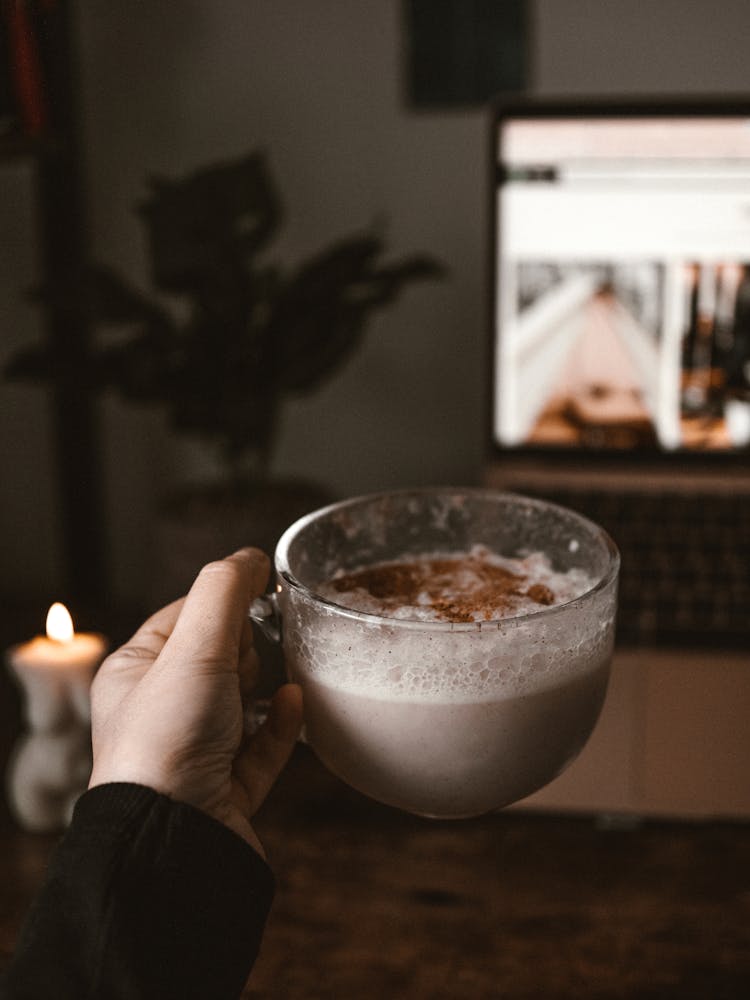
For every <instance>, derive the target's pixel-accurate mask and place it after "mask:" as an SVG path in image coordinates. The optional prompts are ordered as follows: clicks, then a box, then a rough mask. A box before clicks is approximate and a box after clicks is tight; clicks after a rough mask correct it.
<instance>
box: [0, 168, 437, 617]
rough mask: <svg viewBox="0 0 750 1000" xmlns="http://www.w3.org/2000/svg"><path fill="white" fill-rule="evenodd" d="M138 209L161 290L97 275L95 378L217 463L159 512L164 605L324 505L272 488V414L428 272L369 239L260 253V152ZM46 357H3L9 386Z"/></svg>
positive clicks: (265, 186) (327, 372) (38, 372)
mask: <svg viewBox="0 0 750 1000" xmlns="http://www.w3.org/2000/svg"><path fill="white" fill-rule="evenodd" d="M149 188H150V190H149V196H148V198H147V199H146V200H145V202H144V203H143V204H142V205H141V206H140V207H139V214H140V217H141V218H142V220H143V222H144V224H145V228H146V234H147V239H148V248H149V258H150V272H151V278H152V283H153V286H154V290H155V292H156V293H157V294H156V295H147V294H145V293H143V292H141V291H140V290H137V289H136V288H134V287H133V286H132V285H131V284H130V283H129V282H127V281H126V280H125V279H124V278H123V277H121V276H120V275H118V274H117V273H116V272H115V271H114V270H112V269H110V268H106V267H101V266H99V267H95V268H94V269H93V270H92V277H91V286H90V292H91V308H92V317H93V320H94V324H95V329H97V330H100V329H103V328H110V329H111V328H112V327H113V326H114V327H117V328H118V332H119V335H118V336H117V337H116V338H114V339H113V338H112V337H111V336H109V337H106V336H97V338H96V341H97V342H96V344H95V348H94V350H93V352H92V357H91V361H90V366H91V368H90V373H89V377H90V381H91V384H92V385H93V386H94V387H96V388H97V389H101V390H106V389H115V390H117V391H118V392H119V393H121V394H122V396H123V397H124V398H125V399H127V400H130V401H132V402H133V403H138V404H158V405H160V406H161V407H163V409H164V410H165V411H166V414H167V416H168V418H169V421H170V423H171V425H172V427H173V428H174V430H175V431H176V432H177V433H178V434H180V435H187V436H189V437H191V438H199V439H204V440H206V441H208V442H210V443H211V445H212V446H213V447H214V448H215V449H216V453H217V454H218V455H219V456H220V458H221V463H220V470H221V471H220V474H219V475H217V478H216V481H215V482H213V483H211V484H205V483H202V484H201V485H200V487H196V485H195V484H193V483H186V484H184V488H183V489H181V490H179V491H178V492H176V493H175V494H174V495H173V496H171V497H169V498H168V499H167V501H166V503H165V506H164V510H163V511H162V512H161V515H160V517H159V535H158V537H157V545H158V547H159V548H163V550H164V551H163V552H162V553H161V556H160V558H159V559H158V560H157V561H158V563H159V564H160V565H161V566H162V567H163V570H164V572H165V573H166V574H167V576H168V579H165V580H163V581H162V582H161V584H160V585H157V587H156V588H155V589H156V590H157V591H161V592H160V593H158V595H156V596H158V597H159V598H160V599H163V598H166V597H171V596H174V594H175V593H179V592H180V591H181V590H182V588H183V587H184V586H185V585H186V583H187V582H189V580H190V579H192V576H193V575H194V573H195V570H196V568H197V567H198V566H199V565H200V564H201V563H202V562H204V561H206V559H210V558H214V557H215V556H217V555H220V554H222V553H223V552H225V551H226V550H227V549H228V548H231V547H232V546H233V545H237V544H242V543H247V542H251V541H252V542H255V543H256V544H260V545H264V546H266V547H267V548H272V547H273V545H274V544H275V540H276V537H277V536H278V534H279V533H280V531H281V530H282V529H283V528H284V527H285V526H286V524H288V523H290V521H291V520H294V519H295V518H296V517H298V516H300V515H301V514H302V513H304V512H305V511H306V510H308V509H310V508H311V507H313V506H317V505H319V504H320V503H322V502H325V501H327V500H328V499H330V497H329V496H328V494H327V493H326V491H325V490H323V489H321V488H320V487H319V486H317V485H311V484H306V483H288V482H285V483H282V482H279V481H278V480H276V479H275V478H274V476H273V470H272V457H273V451H274V442H275V433H276V429H277V426H278V419H279V414H280V411H281V407H282V406H283V404H284V401H285V399H286V398H288V397H289V396H290V395H293V394H301V393H309V392H312V391H314V390H315V389H317V388H318V387H319V386H320V385H322V384H323V383H324V382H325V381H326V380H327V379H328V378H330V377H331V376H332V375H333V374H334V373H335V372H336V371H337V369H338V368H340V366H341V365H342V364H343V363H344V362H345V361H346V359H347V358H348V357H349V356H350V355H351V354H352V352H353V351H354V350H355V349H356V347H357V345H358V344H359V343H360V341H361V339H362V336H363V334H364V331H365V327H366V323H367V320H368V319H369V317H370V316H371V315H372V314H373V312H374V311H375V310H377V309H381V308H384V307H385V306H387V305H389V304H391V303H393V302H394V301H395V300H396V298H397V297H398V295H399V294H400V292H401V291H402V289H403V288H405V287H406V286H407V285H409V284H410V283H412V282H414V281H417V280H423V279H426V278H434V277H437V276H438V275H439V274H440V273H441V270H442V269H441V267H440V265H439V264H438V263H437V262H436V261H435V260H433V259H432V258H430V257H428V256H426V255H417V256H411V257H408V258H406V259H402V260H399V261H396V262H384V261H383V260H382V255H383V252H384V245H383V240H382V237H381V236H380V235H379V234H378V233H377V232H376V231H371V232H364V233H359V234H355V235H352V236H349V237H347V238H345V239H342V240H341V241H339V242H337V243H335V244H334V245H333V246H330V247H328V248H326V249H324V250H322V251H321V252H319V253H318V254H316V255H315V256H314V257H312V258H311V259H309V260H307V261H305V262H304V263H302V264H301V265H300V266H299V267H297V268H296V269H295V270H293V271H285V270H282V268H281V267H280V266H279V265H278V264H276V263H273V262H272V261H270V260H269V259H268V257H267V251H268V248H269V246H270V244H271V243H272V241H273V239H274V237H275V236H276V235H277V233H278V232H279V229H280V226H281V223H282V206H281V201H280V198H279V195H278V192H277V190H276V186H275V184H274V182H273V179H272V176H271V173H270V170H269V167H268V164H267V161H266V158H265V156H264V155H263V154H262V153H260V152H254V153H252V154H251V155H248V156H246V157H243V158H241V159H239V160H236V161H232V162H226V163H219V164H216V165H212V166H209V167H207V168H203V169H199V170H197V171H195V172H193V173H190V174H188V175H187V176H185V177H182V178H178V179H176V180H175V179H164V178H153V179H151V181H150V184H149ZM49 369H50V365H49V360H48V356H47V355H46V353H45V352H44V350H43V349H40V348H31V349H28V350H25V351H23V352H22V353H21V354H19V355H18V356H16V358H15V359H13V361H12V362H11V364H10V366H9V369H8V374H9V375H11V376H15V377H24V376H25V377H48V376H49V375H50V374H51V372H50V370H49Z"/></svg>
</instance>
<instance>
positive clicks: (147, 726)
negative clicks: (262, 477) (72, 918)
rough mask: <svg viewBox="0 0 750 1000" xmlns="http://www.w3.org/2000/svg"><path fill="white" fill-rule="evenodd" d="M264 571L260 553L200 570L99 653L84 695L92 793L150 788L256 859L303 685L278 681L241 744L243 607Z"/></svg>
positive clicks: (245, 683) (295, 729) (248, 663)
mask: <svg viewBox="0 0 750 1000" xmlns="http://www.w3.org/2000/svg"><path fill="white" fill-rule="evenodd" d="M268 572H269V562H268V559H267V557H266V556H265V555H264V554H263V553H262V552H260V551H259V550H258V549H241V550H240V551H239V552H235V554H234V555H232V556H229V557H228V558H227V559H223V560H221V561H218V562H214V563H209V564H208V565H207V566H205V567H204V568H203V569H202V570H201V572H200V574H199V575H198V577H197V579H196V581H195V583H194V584H193V586H192V588H191V589H190V593H189V594H188V595H187V597H185V598H182V599H181V600H179V601H175V602H174V603H173V604H170V605H168V606H167V607H166V608H163V609H162V610H161V611H158V612H157V613H156V614H155V615H153V616H152V617H151V618H149V619H148V621H147V622H146V623H145V624H144V625H142V626H141V628H140V629H138V631H137V632H136V633H135V635H134V636H133V638H132V639H131V640H130V641H129V642H128V643H126V644H125V645H124V646H122V647H121V648H120V649H118V650H116V651H115V652H114V653H112V654H111V655H110V656H108V657H107V659H106V660H105V661H104V663H103V664H102V666H101V667H100V668H99V672H98V673H97V675H96V677H95V678H94V683H93V686H92V693H91V701H92V704H91V716H92V719H91V724H92V741H93V752H94V766H93V770H92V774H91V780H90V782H89V788H93V787H94V786H96V785H101V784H105V783H108V782H113V781H124V782H134V783H136V784H141V785H147V786H149V787H151V788H154V789H155V790H156V791H158V792H162V793H163V794H165V795H168V796H169V797H170V798H173V799H176V800H178V801H181V802H187V803H189V804H190V805H193V806H196V807H197V808H198V809H201V810H203V811H204V812H206V813H208V814H209V815H211V816H213V817H215V818H216V819H218V820H219V821H220V822H221V823H224V824H225V825H226V826H228V827H230V828H231V829H232V830H234V831H235V832H236V833H237V834H239V835H240V836H241V837H243V838H244V839H245V840H246V841H247V842H248V843H249V844H251V845H252V846H253V847H254V848H255V849H256V850H258V851H259V852H260V853H261V854H263V848H262V846H261V844H260V841H259V840H258V838H257V836H256V835H255V832H254V830H253V828H252V826H251V825H250V820H251V818H252V816H253V815H254V814H255V813H256V812H257V810H258V809H259V807H260V806H261V804H262V802H263V800H264V799H265V797H266V795H267V794H268V791H269V790H270V788H271V786H272V785H273V783H274V782H275V780H276V778H277V777H278V775H279V773H280V772H281V770H282V768H283V767H284V765H285V764H286V762H287V760H288V758H289V756H290V754H291V752H292V749H293V747H294V744H295V741H296V739H297V736H298V734H299V730H300V726H301V724H302V696H301V692H300V689H299V688H298V687H297V685H294V684H285V685H284V686H283V687H281V688H280V689H279V690H278V691H277V692H276V694H275V695H274V697H273V699H272V701H271V707H270V712H269V715H268V718H267V720H266V722H265V723H264V724H263V725H262V726H261V728H260V729H259V730H258V732H257V733H255V734H254V735H253V736H252V737H251V738H249V739H243V701H244V700H245V699H248V698H249V697H250V695H251V694H252V691H253V688H254V686H255V682H256V679H257V672H258V659H257V653H256V652H255V649H254V647H253V635H252V626H251V623H250V621H249V620H248V618H247V611H248V607H249V606H250V603H251V602H252V600H253V598H255V597H257V596H259V595H260V594H262V593H263V590H264V588H265V584H266V581H267V579H268Z"/></svg>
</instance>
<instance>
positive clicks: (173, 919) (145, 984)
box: [0, 784, 274, 1000]
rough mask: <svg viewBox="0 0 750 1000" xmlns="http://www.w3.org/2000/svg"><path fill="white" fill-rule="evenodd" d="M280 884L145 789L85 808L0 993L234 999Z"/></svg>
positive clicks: (118, 999)
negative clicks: (276, 887)
mask: <svg viewBox="0 0 750 1000" xmlns="http://www.w3.org/2000/svg"><path fill="white" fill-rule="evenodd" d="M273 886H274V883H273V875H272V874H271V870H270V868H269V867H268V865H267V864H266V863H265V861H263V859H262V858H261V857H260V855H259V854H257V853H256V852H255V851H254V850H253V849H252V848H251V847H250V846H249V845H248V844H246V843H245V841H244V840H242V839H241V838H240V837H239V836H237V835H236V834H235V833H233V832H232V831H231V830H229V829H228V828H226V827H224V826H222V824H221V823H219V822H217V821H216V820H214V819H212V818H211V817H210V816H207V815H205V814H204V813H202V812H199V811H198V810H197V809H194V808H193V807H192V806H188V805H185V804H183V803H180V802H173V801H171V800H170V799H168V798H166V797H165V796H163V795H159V794H158V793H156V792H154V791H152V790H151V789H149V788H144V787H142V786H140V785H129V784H112V785H102V786H99V787H97V788H94V789H92V790H91V791H89V792H86V794H85V795H83V796H82V798H81V799H80V800H79V801H78V804H77V805H76V808H75V812H74V815H73V820H72V823H71V825H70V828H69V829H68V831H67V832H66V834H65V836H64V837H63V839H62V841H61V842H60V844H59V846H58V847H57V849H56V851H55V853H54V855H53V857H52V860H51V862H50V867H49V872H48V876H47V880H46V882H45V884H44V886H43V888H42V890H41V891H40V893H39V895H38V897H37V899H36V900H35V902H34V905H33V907H32V909H31V911H30V913H29V915H28V917H27V919H26V923H25V925H24V928H23V930H22V933H21V938H20V941H19V945H18V949H17V951H16V955H15V957H14V959H13V962H12V964H11V966H10V968H9V970H8V973H7V977H6V980H5V982H4V983H3V984H2V986H0V996H2V997H3V998H6V1000H22V998H23V1000H26V998H34V1000H49V998H51V997H54V998H55V1000H87V998H96V1000H131V998H132V1000H135V998H138V1000H146V998H151V997H154V998H156V997H158V998H159V1000H170V998H175V1000H176V998H178V997H179V998H180V1000H186V998H191V997H195V998H201V1000H207V998H210V1000H224V998H227V1000H229V998H232V1000H236V998H237V997H239V996H240V994H241V992H242V989H243V987H244V985H245V981H246V979H247V976H248V974H249V972H250V969H251V967H252V964H253V962H254V961H255V958H256V955H257V953H258V948H259V945H260V939H261V936H262V933H263V927H264V924H265V920H266V917H267V915H268V910H269V908H270V905H271V899H272V897H273Z"/></svg>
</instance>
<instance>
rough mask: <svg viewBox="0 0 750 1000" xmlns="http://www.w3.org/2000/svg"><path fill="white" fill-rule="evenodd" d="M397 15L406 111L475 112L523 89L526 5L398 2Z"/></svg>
mask: <svg viewBox="0 0 750 1000" xmlns="http://www.w3.org/2000/svg"><path fill="white" fill-rule="evenodd" d="M402 13H403V26H404V58H405V72H404V78H405V81H404V82H405V99H406V103H407V104H408V105H409V106H410V107H412V108H414V109H416V110H425V111H429V110H440V109H460V108H472V107H480V106H483V105H484V104H486V103H487V102H488V101H489V100H490V99H491V98H492V97H494V96H495V95H496V94H499V93H504V94H521V93H523V91H524V90H525V89H526V86H527V83H528V79H529V34H530V15H529V5H528V2H527V0H402Z"/></svg>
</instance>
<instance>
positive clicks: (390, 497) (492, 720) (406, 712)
mask: <svg viewBox="0 0 750 1000" xmlns="http://www.w3.org/2000/svg"><path fill="white" fill-rule="evenodd" d="M475 545H481V546H486V547H487V548H488V549H489V550H490V551H491V552H494V553H496V554H498V555H502V556H510V557H515V556H524V555H527V554H529V553H531V552H537V551H541V552H544V553H545V554H546V555H547V557H548V558H549V560H550V561H551V564H552V567H553V569H555V570H556V571H560V572H567V571H568V570H570V569H572V568H579V569H582V570H584V571H585V572H586V573H587V574H588V575H589V576H590V580H591V585H590V586H589V587H588V589H587V590H586V592H585V593H582V594H581V595H580V596H579V597H577V598H576V599H575V600H571V601H569V602H567V603H565V604H562V605H559V606H556V607H554V606H550V607H547V606H540V609H539V610H538V611H534V612H533V613H530V614H523V615H520V616H518V617H512V618H502V619H499V620H493V621H479V622H458V623H454V622H448V621H417V620H410V619H403V618H389V617H385V616H380V615H373V614H366V613H363V612H359V611H353V610H349V609H347V608H345V607H342V606H339V605H338V604H336V603H333V602H332V601H331V600H328V599H326V598H324V597H322V596H321V595H320V594H319V593H318V588H319V587H320V586H321V584H322V583H324V582H325V581H327V580H329V579H330V578H331V577H333V576H334V574H335V573H336V572H337V571H342V570H343V571H345V572H351V571H354V570H357V569H359V568H361V567H363V566H367V565H370V564H373V563H378V562H383V561H399V560H404V559H409V558H413V557H414V556H418V555H423V554H425V553H434V552H442V553H445V552H465V551H467V550H470V549H471V548H472V547H473V546H475ZM275 565H276V572H277V579H278V585H277V593H276V595H274V597H273V598H272V599H270V600H268V599H265V601H263V600H262V601H261V602H260V603H259V604H258V605H256V607H255V608H254V609H252V611H251V617H253V618H254V619H255V620H256V621H258V622H260V623H262V624H263V625H264V627H265V628H266V630H267V631H269V632H272V633H274V634H275V636H276V638H280V641H281V642H282V645H283V651H284V659H285V663H286V670H287V673H288V675H289V677H290V679H291V680H294V681H296V682H298V683H299V684H301V686H302V688H303V692H304V699H305V730H306V740H307V742H308V743H309V744H310V745H311V746H312V747H313V749H314V750H315V752H316V754H317V755H318V757H319V758H320V759H321V761H322V762H323V763H324V764H325V765H326V766H327V767H328V768H329V769H330V770H331V771H332V772H333V773H334V774H336V775H338V776H339V777H340V778H342V779H343V780H344V781H345V782H347V783H348V784H349V785H351V786H352V787H354V788H356V789H357V790H359V791H360V792H363V793H365V794H366V795H369V796H371V797H372V798H375V799H377V800H379V801H381V802H384V803H386V804H388V805H392V806H396V807H398V808H401V809H404V810H407V811H409V812H413V813H417V814H420V815H424V816H430V817H436V818H437V817H441V818H456V817H468V816H476V815H480V814H483V813H486V812H491V811H494V810H496V809H499V808H501V807H503V806H505V805H508V804H509V803H511V802H514V801H517V800H518V799H521V798H524V797H525V796H527V795H529V794H531V792H533V791H535V790H536V789H538V788H540V787H542V786H543V785H545V784H546V783H547V782H549V781H550V780H551V779H552V778H554V777H555V776H556V775H558V774H559V773H560V772H561V771H562V770H563V769H564V768H565V767H566V766H567V765H568V764H569V763H570V762H571V761H572V760H573V758H574V757H575V756H576V755H577V754H578V753H579V751H580V750H581V748H582V747H583V745H584V744H585V742H586V740H587V739H588V737H589V735H590V733H591V731H592V729H593V727H594V725H595V723H596V720H597V718H598V715H599V712H600V710H601V706H602V704H603V702H604V697H605V694H606V689H607V683H608V678H609V669H610V661H611V654H612V647H613V639H614V628H615V609H616V596H617V578H618V571H619V555H618V552H617V549H616V547H615V545H614V543H613V542H612V540H611V539H610V538H609V536H608V535H607V534H606V533H605V532H604V531H603V530H602V529H601V528H599V527H598V526H597V525H595V524H594V523H593V522H591V521H589V520H588V519H586V518H584V517H582V516H581V515H579V514H577V513H575V512H573V511H571V510H567V509H565V508H563V507H559V506H557V505H555V504H551V503H546V502H543V501H540V500H532V499H528V498H526V497H521V496H518V495H515V494H509V493H499V492H496V491H491V490H483V489H449V488H446V489H422V490H406V491H397V492H390V493H380V494H375V495H371V496H364V497H357V498H354V499H350V500H345V501H343V502H341V503H337V504H333V505H332V506H329V507H325V508H323V509H322V510H318V511H315V512H313V513H311V514H308V515H307V516H306V517H303V518H301V519H300V520H299V521H297V522H296V523H295V524H293V525H292V526H291V527H290V528H288V529H287V531H286V532H285V533H284V535H283V536H282V538H281V539H280V541H279V544H278V546H277V549H276V554H275Z"/></svg>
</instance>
